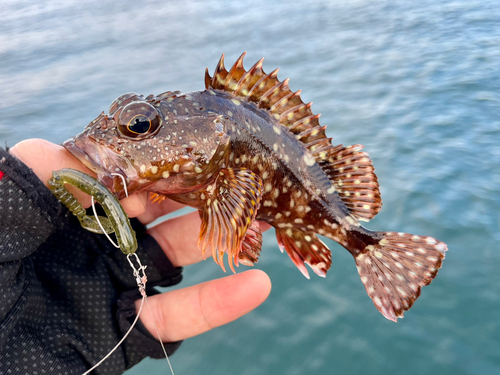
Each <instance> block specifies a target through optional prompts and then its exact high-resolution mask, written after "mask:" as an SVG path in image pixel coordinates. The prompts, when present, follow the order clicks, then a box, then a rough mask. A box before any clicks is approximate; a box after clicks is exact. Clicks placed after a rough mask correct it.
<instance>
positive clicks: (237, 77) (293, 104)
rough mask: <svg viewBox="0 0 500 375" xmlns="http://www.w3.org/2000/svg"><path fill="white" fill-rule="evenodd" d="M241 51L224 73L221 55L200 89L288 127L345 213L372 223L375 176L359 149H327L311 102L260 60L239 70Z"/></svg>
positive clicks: (377, 204)
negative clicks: (249, 107)
mask: <svg viewBox="0 0 500 375" xmlns="http://www.w3.org/2000/svg"><path fill="white" fill-rule="evenodd" d="M245 54H246V52H244V53H243V54H242V55H241V56H240V57H239V58H238V60H236V62H235V63H234V65H233V66H232V67H231V69H229V71H227V70H226V68H225V67H224V54H223V55H222V56H221V58H220V60H219V63H218V64H217V67H216V68H215V71H214V75H213V77H211V76H210V74H209V73H208V69H207V70H206V72H205V88H206V89H209V88H212V89H216V90H222V91H226V92H229V93H231V94H233V95H235V96H239V97H241V98H243V99H246V100H248V101H250V102H253V103H255V104H256V105H257V107H259V108H262V109H264V110H266V111H268V113H269V114H270V115H271V117H273V118H274V119H276V120H277V121H278V122H279V123H280V124H282V125H283V126H285V127H287V128H288V129H289V130H290V131H291V132H292V133H293V134H295V137H296V138H297V139H298V140H299V141H300V142H302V143H303V144H304V145H305V146H306V147H307V148H308V149H309V151H311V153H312V155H313V156H314V158H315V159H316V162H317V163H318V164H319V165H320V166H321V168H322V169H323V171H324V172H325V173H326V174H327V175H328V178H329V179H330V181H331V182H332V184H333V186H334V187H335V191H336V192H337V193H338V194H339V196H340V198H341V199H342V201H343V202H344V204H345V205H346V206H347V208H348V209H349V211H350V212H351V213H352V214H353V215H354V216H356V217H358V218H359V219H365V220H369V219H372V218H373V217H374V216H375V215H376V214H377V213H378V212H379V211H380V208H381V206H382V200H381V198H380V191H379V187H378V182H377V176H376V175H375V173H374V169H373V166H372V162H371V160H370V158H369V157H368V154H367V153H365V152H358V151H359V150H361V148H362V147H363V146H360V145H355V146H349V147H343V146H342V145H340V146H335V147H334V146H332V144H331V138H327V137H326V133H325V129H326V126H320V124H319V117H320V115H319V114H317V115H315V114H313V113H312V111H311V104H312V103H307V104H306V103H304V102H303V101H302V99H301V98H300V93H301V91H300V90H299V91H296V92H293V91H291V90H290V87H289V86H288V78H287V79H285V80H284V81H279V80H278V69H275V70H273V71H272V72H271V73H269V74H266V73H265V72H264V70H263V69H262V62H263V60H264V59H260V60H259V61H258V62H257V63H256V64H255V65H254V66H252V67H251V68H250V69H249V70H248V71H246V70H245V69H244V67H243V58H244V57H245Z"/></svg>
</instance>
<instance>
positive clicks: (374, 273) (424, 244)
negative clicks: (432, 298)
mask: <svg viewBox="0 0 500 375" xmlns="http://www.w3.org/2000/svg"><path fill="white" fill-rule="evenodd" d="M377 237H378V238H379V240H378V242H374V243H373V244H371V245H368V246H366V247H365V249H364V250H363V251H362V252H361V253H359V254H358V255H357V256H356V258H355V259H356V266H357V268H358V272H359V275H360V276H361V281H362V282H363V284H364V285H365V288H366V291H367V293H368V295H369V296H370V298H371V299H372V300H373V303H374V304H375V307H376V308H377V310H378V311H380V312H381V313H382V315H384V316H385V317H386V318H387V319H389V320H392V321H394V322H395V321H397V318H402V317H403V313H404V311H406V310H409V309H410V307H411V306H412V305H413V302H415V300H416V299H417V298H418V296H419V295H420V289H421V288H422V287H423V286H426V285H428V284H430V282H431V281H432V280H433V279H434V277H436V275H437V272H438V269H439V268H441V264H442V263H443V259H444V253H445V251H446V250H448V248H447V246H446V244H445V243H443V242H440V241H437V240H436V239H434V238H432V237H421V236H415V235H412V234H407V233H395V232H378V233H377ZM380 238H381V239H380Z"/></svg>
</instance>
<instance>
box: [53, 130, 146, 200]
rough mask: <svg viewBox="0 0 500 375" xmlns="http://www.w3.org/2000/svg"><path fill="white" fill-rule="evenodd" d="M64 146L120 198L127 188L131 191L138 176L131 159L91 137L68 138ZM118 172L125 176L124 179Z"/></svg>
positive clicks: (123, 196) (125, 194) (124, 195)
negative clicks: (131, 185) (133, 181)
mask: <svg viewBox="0 0 500 375" xmlns="http://www.w3.org/2000/svg"><path fill="white" fill-rule="evenodd" d="M63 147H64V148H65V149H66V150H68V151H69V152H70V153H71V154H72V155H73V156H74V157H76V158H77V159H78V160H79V161H80V162H81V163H82V164H84V165H85V166H86V167H87V168H88V169H90V170H91V171H92V172H94V173H95V174H97V180H98V181H99V182H100V183H101V184H103V185H104V186H106V187H107V188H108V189H110V190H111V191H112V192H113V193H114V194H115V195H116V196H117V197H118V199H122V198H125V197H126V196H127V190H128V192H130V187H129V186H130V181H131V180H132V179H134V178H137V177H138V176H137V171H136V170H135V168H134V167H133V165H132V164H131V163H130V161H129V160H127V159H126V158H124V157H122V156H121V155H120V154H118V153H116V152H115V151H113V150H112V149H110V148H109V147H104V146H102V145H100V144H99V143H97V142H95V141H93V140H92V139H90V138H89V137H85V138H84V139H82V137H80V136H76V137H74V138H71V139H68V140H67V141H65V142H64V143H63ZM118 174H119V175H121V176H123V179H122V178H121V177H120V176H118ZM115 177H116V179H117V180H116V181H115ZM123 181H126V182H127V185H126V186H123Z"/></svg>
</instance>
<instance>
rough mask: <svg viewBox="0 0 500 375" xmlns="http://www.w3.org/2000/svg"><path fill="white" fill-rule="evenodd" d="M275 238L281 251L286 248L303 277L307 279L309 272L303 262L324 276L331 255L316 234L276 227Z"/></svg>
mask: <svg viewBox="0 0 500 375" xmlns="http://www.w3.org/2000/svg"><path fill="white" fill-rule="evenodd" d="M276 238H277V240H278V245H279V247H280V250H281V252H283V249H284V250H286V252H287V254H288V255H289V256H290V259H292V262H293V263H294V264H295V265H296V266H297V268H298V269H299V270H300V272H302V274H303V275H304V276H305V277H307V278H308V279H309V272H308V271H307V268H306V267H305V265H304V264H308V265H309V266H310V267H311V268H312V270H313V271H314V273H316V274H317V275H318V276H321V277H325V276H326V272H327V271H328V270H329V269H330V266H331V264H332V256H331V253H330V250H329V249H328V247H327V246H326V245H325V244H324V243H323V241H321V240H320V239H319V238H318V237H317V236H316V234H314V233H312V232H303V231H301V230H299V229H295V228H287V229H276Z"/></svg>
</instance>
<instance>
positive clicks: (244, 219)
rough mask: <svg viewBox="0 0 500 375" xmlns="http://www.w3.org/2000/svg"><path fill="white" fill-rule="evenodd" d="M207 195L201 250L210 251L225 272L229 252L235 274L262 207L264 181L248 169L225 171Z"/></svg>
mask: <svg viewBox="0 0 500 375" xmlns="http://www.w3.org/2000/svg"><path fill="white" fill-rule="evenodd" d="M206 191H207V197H206V203H205V206H204V208H203V210H202V212H201V219H202V224H201V230H200V237H199V239H198V247H199V248H200V249H201V251H202V252H203V254H205V250H206V249H207V248H208V247H210V248H211V251H212V256H213V258H214V260H215V262H216V263H217V264H219V265H220V266H221V267H222V269H223V270H224V271H225V268H224V261H223V257H224V253H225V252H227V254H228V258H229V267H230V268H231V270H232V271H233V272H234V267H233V262H234V263H235V264H238V261H239V257H238V255H239V254H240V251H241V249H242V242H243V240H244V239H245V236H246V233H247V230H248V228H249V227H250V226H251V225H252V223H253V222H254V220H255V215H256V214H257V210H258V208H259V205H260V199H261V192H262V181H261V179H260V177H259V176H257V175H256V174H255V173H253V172H252V171H251V170H249V169H246V168H240V169H232V168H225V169H222V170H220V172H219V175H218V177H217V179H216V180H215V182H214V183H213V184H212V185H210V186H209V187H208V188H207V190H206ZM248 254H250V253H248Z"/></svg>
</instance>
